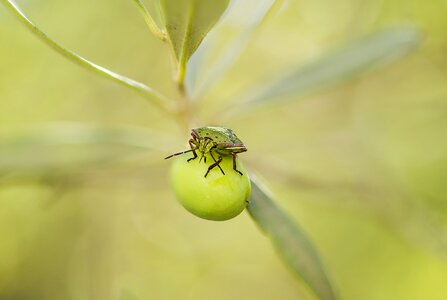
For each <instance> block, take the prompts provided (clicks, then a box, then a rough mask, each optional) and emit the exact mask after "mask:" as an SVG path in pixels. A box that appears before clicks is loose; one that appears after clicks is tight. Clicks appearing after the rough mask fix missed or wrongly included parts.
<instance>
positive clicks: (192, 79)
mask: <svg viewBox="0 0 447 300" xmlns="http://www.w3.org/2000/svg"><path fill="white" fill-rule="evenodd" d="M280 3H281V1H279V0H244V1H234V2H232V3H231V4H230V6H229V8H228V10H227V12H226V14H225V18H224V19H223V20H222V22H220V23H219V24H218V25H217V26H216V28H215V29H214V30H213V31H212V32H211V33H210V34H209V35H207V36H206V38H205V39H204V41H203V43H202V44H201V45H200V47H199V48H198V50H197V52H196V53H195V54H194V55H193V56H192V57H191V59H190V61H189V62H188V69H187V71H186V72H187V73H186V84H187V89H188V93H189V94H190V95H191V96H192V98H193V99H195V98H196V99H197V98H200V97H201V96H202V95H203V94H205V93H206V92H207V91H208V90H209V89H210V88H212V87H213V85H214V84H215V83H217V82H218V80H219V79H220V78H221V77H222V76H223V75H225V73H226V72H227V71H228V70H229V69H230V68H231V67H232V66H233V65H234V63H235V62H236V60H237V59H238V58H239V57H240V55H241V54H242V52H243V51H244V49H245V48H246V46H247V44H248V43H249V42H250V40H251V39H252V38H253V36H254V33H255V32H256V30H257V29H258V28H259V26H260V25H261V23H262V22H263V20H264V19H265V17H266V15H268V14H269V12H270V11H272V10H273V8H274V7H275V6H278V5H279V4H280Z"/></svg>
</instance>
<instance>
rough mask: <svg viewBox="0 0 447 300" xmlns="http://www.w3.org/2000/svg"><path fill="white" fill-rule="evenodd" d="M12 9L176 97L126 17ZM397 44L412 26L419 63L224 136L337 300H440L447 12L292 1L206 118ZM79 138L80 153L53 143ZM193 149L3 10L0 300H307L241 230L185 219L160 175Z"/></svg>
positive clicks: (128, 5) (236, 222)
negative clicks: (366, 47) (312, 68)
mask: <svg viewBox="0 0 447 300" xmlns="http://www.w3.org/2000/svg"><path fill="white" fill-rule="evenodd" d="M17 2H18V3H19V4H20V5H21V7H22V8H23V9H24V11H25V12H26V13H27V14H28V15H29V16H30V17H31V18H32V19H33V20H35V21H36V23H37V24H39V26H40V27H41V29H43V30H44V31H46V32H47V33H48V34H49V35H50V36H52V37H53V38H54V39H55V40H57V41H59V42H60V43H61V44H63V45H64V46H66V47H68V48H70V49H73V50H75V51H76V52H78V53H79V54H81V55H83V56H85V57H87V58H89V59H90V60H92V61H94V62H96V63H98V64H100V65H104V66H106V67H108V68H110V69H112V70H114V71H117V72H119V73H122V74H125V75H128V76H130V77H132V78H135V79H138V80H141V81H144V82H147V83H148V84H149V85H150V86H153V87H156V88H158V89H159V90H161V91H162V92H163V93H165V94H167V95H169V96H172V97H175V96H176V92H175V88H174V86H173V84H172V81H171V65H170V57H169V54H168V50H167V48H166V46H165V45H163V44H162V43H161V42H160V41H158V40H157V39H156V38H155V37H153V36H152V35H151V33H150V32H149V31H148V30H147V27H146V26H145V23H144V20H143V19H142V18H141V16H140V15H139V14H138V11H137V10H136V9H135V7H134V6H133V4H132V1H107V0H96V1H88V0H78V1H73V0H66V1H55V0H34V1H25V0H22V1H17ZM393 26H413V27H417V28H419V29H420V31H421V34H422V35H421V36H422V40H421V45H420V47H419V48H418V49H417V50H415V51H414V52H413V53H411V54H409V55H408V56H406V57H404V58H403V59H401V60H399V61H398V62H395V63H393V64H391V65H388V66H384V67H382V68H376V69H374V70H370V71H368V72H366V73H362V74H361V75H360V76H357V77H355V78H353V79H352V80H349V81H347V82H345V83H343V84H340V85H338V86H336V87H330V88H325V89H323V90H322V91H320V92H318V93H312V94H309V95H306V96H304V97H303V96H301V97H296V99H292V100H294V101H289V102H287V103H282V104H280V105H269V106H267V107H264V108H259V109H256V110H254V111H249V112H247V113H244V114H241V115H239V116H238V117H237V118H233V119H229V120H227V121H226V123H225V124H224V125H226V126H228V127H231V128H233V129H234V130H235V131H236V132H237V134H238V135H239V136H240V137H241V139H242V140H243V141H244V142H245V143H246V144H247V145H248V148H249V152H247V153H245V154H243V155H241V159H242V161H243V162H244V163H245V164H246V165H247V167H249V168H250V169H252V170H253V171H254V172H256V173H257V174H258V176H259V177H261V178H262V179H263V180H264V181H265V182H266V184H267V186H268V187H269V188H270V189H271V191H272V192H273V193H274V195H275V197H276V200H277V202H278V204H279V205H280V206H281V207H283V208H284V209H285V210H286V211H287V212H288V213H289V214H290V215H291V216H292V217H293V218H294V220H296V221H297V222H298V223H300V224H301V226H302V227H303V228H305V230H306V231H307V232H308V234H309V236H310V237H311V239H312V240H313V241H314V244H315V246H316V247H317V249H318V250H319V252H320V254H321V256H322V257H323V260H324V262H325V264H326V266H327V269H328V272H329V275H330V277H331V278H332V279H333V282H334V285H335V286H336V289H337V291H338V293H339V294H340V298H341V299H365V300H369V299H371V300H373V299H374V300H376V299H405V300H410V299H411V300H412V299H414V300H416V299H439V300H441V299H446V298H447V285H446V282H447V261H446V259H447V204H446V203H447V185H446V180H447V71H446V70H447V1H445V0H432V1H422V0H413V1H404V0H369V1H361V0H338V1H328V0H313V1H301V0H296V1H292V0H291V1H285V5H284V6H282V7H281V9H279V10H277V11H276V12H275V14H273V15H271V16H270V17H269V18H268V19H267V20H266V21H265V22H264V23H263V25H262V26H261V28H259V29H258V30H257V31H256V33H255V34H254V36H253V37H252V39H251V41H250V43H249V45H248V46H247V47H246V49H245V50H244V52H243V54H242V56H241V58H240V59H239V60H238V61H237V64H236V65H235V67H233V68H232V69H231V70H230V71H229V73H228V74H227V75H226V76H224V77H223V79H222V81H221V82H219V83H218V84H217V85H216V86H215V87H214V88H213V89H212V90H211V91H210V92H209V93H207V94H206V95H205V96H204V98H203V105H202V106H201V107H200V109H199V111H198V112H197V113H198V115H200V116H201V118H202V119H199V120H207V114H208V113H210V112H211V111H214V112H216V111H217V112H219V108H220V107H221V105H222V103H229V102H231V99H232V95H234V94H237V92H238V91H241V90H244V89H245V88H247V87H249V86H255V85H256V84H259V83H262V82H263V80H266V79H268V78H269V77H270V76H273V75H275V74H279V73H280V72H281V70H283V69H287V68H288V67H290V66H291V65H298V64H305V63H307V62H311V61H314V60H316V59H318V57H320V56H321V55H322V54H324V53H326V52H328V51H330V50H331V49H336V48H337V47H339V46H342V45H343V44H345V43H347V42H349V41H352V40H354V39H356V38H359V37H361V36H363V35H365V34H368V33H370V32H373V31H376V30H379V29H384V28H390V27H393ZM295 100H296V101H295ZM234 105H237V103H234ZM201 125H204V124H201ZM89 128H100V129H98V130H97V131H95V134H94V135H91V133H90V131H89ZM104 128H105V129H104ZM110 128H112V129H113V130H115V129H117V128H118V131H119V132H120V134H119V136H118V137H116V136H115V134H116V131H113V132H112V133H110V131H109V130H110ZM67 132H68V133H69V134H68V139H69V140H70V139H71V142H72V143H70V142H68V143H62V144H58V140H59V139H61V140H64V138H67ZM85 132H87V133H85ZM129 132H131V133H132V135H131V136H130V137H129V136H128V135H127V133H129ZM70 134H72V135H73V136H72V135H70ZM86 135H87V137H86ZM146 137H147V140H145V138H146ZM154 137H155V138H154ZM110 139H112V140H114V141H116V139H118V140H119V141H122V140H125V141H126V143H124V144H125V145H122V143H119V142H110ZM79 140H81V143H78V142H79ZM102 140H105V141H107V142H105V143H101V141H102ZM186 140H187V136H186V135H185V132H184V131H182V130H179V128H178V126H177V123H176V122H175V121H174V120H172V119H171V118H169V117H167V116H166V115H163V114H162V113H160V111H158V110H157V109H155V108H154V107H153V106H151V105H150V104H148V103H147V102H145V101H144V99H142V98H140V97H139V96H138V95H136V94H135V93H134V92H133V91H128V90H126V89H125V88H123V87H121V86H118V85H117V84H115V83H113V82H108V81H106V80H104V79H102V78H99V77H97V76H96V75H95V74H92V73H89V72H88V71H85V70H83V69H82V68H80V67H78V66H75V65H73V64H72V63H71V62H68V61H67V60H65V59H64V58H63V57H61V56H60V55H58V54H57V53H55V52H53V51H51V50H50V49H49V48H48V47H47V46H46V45H44V44H43V43H41V42H40V41H38V40H37V39H36V38H35V37H34V36H33V35H32V34H31V33H30V32H29V31H28V30H26V29H25V28H24V27H23V26H22V25H21V24H20V23H19V22H17V20H16V19H14V18H13V17H12V16H11V15H10V14H9V12H8V11H6V9H5V8H4V7H3V6H0V299H5V300H6V299H7V300H10V299H16V300H41V299H42V300H47V299H49V300H52V299H74V300H78V299H95V300H96V299H109V300H110V299H119V300H137V299H266V300H267V299H312V296H311V294H310V293H309V292H308V291H307V290H306V289H305V288H304V287H303V285H302V284H301V283H300V281H297V280H296V279H295V278H294V277H293V275H292V274H291V273H290V272H289V271H288V270H287V268H286V267H285V266H284V265H283V264H282V262H281V261H280V260H279V259H278V257H277V256H276V255H275V253H274V250H273V249H272V247H271V246H270V243H269V241H268V239H267V238H265V237H264V236H263V235H262V234H261V233H260V232H259V230H258V228H257V227H256V226H255V225H254V223H253V222H252V221H251V220H250V218H249V216H248V214H245V213H243V214H242V215H240V216H238V217H237V218H235V219H233V220H230V221H227V222H210V221H205V220H201V219H198V218H196V217H194V216H192V215H191V214H189V213H188V212H187V211H185V210H184V209H183V208H182V207H181V206H180V205H179V204H178V203H177V202H176V200H175V199H174V197H173V194H172V192H171V190H170V189H169V185H168V171H169V162H166V161H163V159H162V158H163V157H164V156H165V155H167V154H170V153H171V152H175V151H178V150H181V149H182V148H183V147H184V145H185V142H186ZM49 145H50V146H49ZM151 147H153V148H155V151H152V150H150V148H151Z"/></svg>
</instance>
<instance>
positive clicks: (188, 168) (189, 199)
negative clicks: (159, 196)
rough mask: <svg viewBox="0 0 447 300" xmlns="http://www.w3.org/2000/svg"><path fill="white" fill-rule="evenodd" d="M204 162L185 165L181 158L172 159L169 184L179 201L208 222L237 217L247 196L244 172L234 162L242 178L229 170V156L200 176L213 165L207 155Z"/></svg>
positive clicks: (248, 181)
mask: <svg viewBox="0 0 447 300" xmlns="http://www.w3.org/2000/svg"><path fill="white" fill-rule="evenodd" d="M207 162H208V163H206V164H205V163H203V161H202V163H200V162H199V160H198V159H194V160H191V161H190V162H189V163H188V162H187V161H186V159H185V158H184V157H177V158H175V160H174V162H173V164H172V169H171V184H172V187H173V189H174V192H175V195H176V197H177V199H178V200H179V202H180V203H181V204H182V205H183V206H184V207H185V208H186V209H187V210H188V211H190V212H191V213H193V214H194V215H196V216H198V217H200V218H203V219H208V220H214V221H224V220H228V219H231V218H234V217H236V216H237V215H239V214H240V213H241V212H242V211H243V210H244V208H245V206H246V204H247V201H248V198H249V196H250V191H251V186H250V179H249V178H248V175H247V174H248V173H247V171H246V170H245V169H244V167H243V166H242V164H241V163H240V162H239V160H238V162H237V167H238V169H239V170H241V171H242V173H243V174H244V175H242V176H241V175H240V174H239V173H237V172H235V171H234V170H233V160H232V157H231V156H223V157H222V161H221V163H220V166H221V168H222V169H223V171H224V172H225V175H223V174H222V172H221V171H220V170H219V168H217V167H216V168H213V169H212V170H211V171H210V172H209V173H208V175H207V176H206V177H204V174H206V172H207V171H208V167H209V165H210V164H211V162H213V158H212V157H211V156H209V155H207Z"/></svg>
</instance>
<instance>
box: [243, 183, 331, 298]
mask: <svg viewBox="0 0 447 300" xmlns="http://www.w3.org/2000/svg"><path fill="white" fill-rule="evenodd" d="M247 209H248V212H249V214H250V216H251V217H252V219H253V220H254V221H255V222H256V223H257V224H258V226H259V227H260V228H261V229H262V230H263V231H264V232H265V233H266V234H267V235H268V236H269V237H270V239H271V241H272V243H273V245H274V246H275V248H276V250H277V251H278V254H279V255H280V257H281V258H282V259H283V260H284V262H285V263H286V264H287V265H288V266H289V267H290V269H291V270H292V271H293V272H294V273H295V274H296V275H298V276H299V277H300V278H302V279H303V281H304V282H305V283H306V284H307V285H308V286H309V287H310V289H311V290H312V291H313V292H314V293H315V294H316V295H317V296H318V297H319V298H320V299H322V300H334V299H336V297H335V293H334V290H333V289H332V287H331V283H330V282H329V279H328V277H327V275H326V272H325V270H324V267H323V264H322V263H321V261H320V258H319V256H318V254H317V252H316V250H315V248H314V246H313V245H312V244H311V242H310V241H309V239H308V238H307V236H306V234H305V233H304V231H303V230H302V229H301V228H300V227H299V226H298V225H297V224H296V223H295V222H293V221H292V220H291V219H290V218H289V217H288V216H287V215H286V214H285V213H284V212H283V211H282V210H281V209H280V208H279V207H278V206H276V204H275V203H274V201H273V200H272V198H271V196H270V195H269V194H268V193H267V192H266V191H265V190H263V189H262V188H261V186H260V184H259V183H258V182H257V180H253V179H252V191H251V196H250V202H249V204H248V206H247Z"/></svg>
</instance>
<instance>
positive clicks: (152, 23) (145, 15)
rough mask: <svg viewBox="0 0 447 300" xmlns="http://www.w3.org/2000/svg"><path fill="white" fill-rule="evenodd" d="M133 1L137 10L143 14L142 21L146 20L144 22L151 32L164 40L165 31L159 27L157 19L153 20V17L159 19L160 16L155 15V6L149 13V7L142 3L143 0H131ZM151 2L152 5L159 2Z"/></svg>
mask: <svg viewBox="0 0 447 300" xmlns="http://www.w3.org/2000/svg"><path fill="white" fill-rule="evenodd" d="M133 2H134V3H135V5H136V6H137V8H138V10H139V11H140V12H141V14H142V15H143V18H144V21H146V24H147V26H148V27H149V29H150V30H151V31H152V33H153V34H154V35H155V36H156V37H158V38H159V39H161V40H162V41H164V40H165V39H166V33H165V32H164V31H162V30H161V29H160V28H159V25H158V24H157V21H155V19H159V18H160V16H158V17H157V12H158V10H157V8H156V7H155V8H153V9H152V11H153V13H152V14H151V13H150V12H149V9H148V8H147V7H146V6H145V5H144V3H143V1H141V0H133ZM151 3H152V4H153V5H155V4H157V3H159V2H158V1H153V2H151ZM158 13H159V12H158ZM152 15H155V16H156V17H152Z"/></svg>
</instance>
